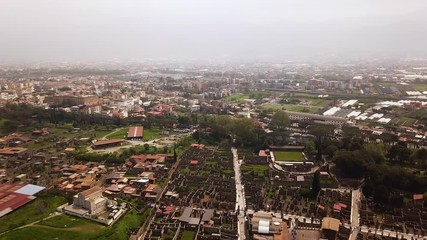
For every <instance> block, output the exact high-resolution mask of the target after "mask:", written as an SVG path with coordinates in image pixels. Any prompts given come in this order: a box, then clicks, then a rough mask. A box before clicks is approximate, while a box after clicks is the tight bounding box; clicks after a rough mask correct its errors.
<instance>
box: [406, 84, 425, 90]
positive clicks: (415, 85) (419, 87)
mask: <svg viewBox="0 0 427 240" xmlns="http://www.w3.org/2000/svg"><path fill="white" fill-rule="evenodd" d="M410 86H411V87H412V88H413V89H414V90H415V91H427V84H422V83H419V84H411V85H410Z"/></svg>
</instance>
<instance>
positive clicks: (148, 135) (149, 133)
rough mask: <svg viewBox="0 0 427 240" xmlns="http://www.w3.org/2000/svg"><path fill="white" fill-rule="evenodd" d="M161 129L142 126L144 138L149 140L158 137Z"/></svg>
mask: <svg viewBox="0 0 427 240" xmlns="http://www.w3.org/2000/svg"><path fill="white" fill-rule="evenodd" d="M161 133H162V131H161V130H160V129H158V128H147V129H145V128H144V140H146V141H150V140H153V139H157V138H160V136H161Z"/></svg>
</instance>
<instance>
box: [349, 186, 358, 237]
mask: <svg viewBox="0 0 427 240" xmlns="http://www.w3.org/2000/svg"><path fill="white" fill-rule="evenodd" d="M359 208H360V189H357V190H353V191H352V192H351V214H350V230H351V233H350V237H349V240H356V239H357V235H358V234H359V226H360V225H359V220H360V218H359Z"/></svg>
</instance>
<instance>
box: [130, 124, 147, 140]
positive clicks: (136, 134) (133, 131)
mask: <svg viewBox="0 0 427 240" xmlns="http://www.w3.org/2000/svg"><path fill="white" fill-rule="evenodd" d="M143 136H144V127H142V126H138V127H130V128H129V131H128V138H142V137H143Z"/></svg>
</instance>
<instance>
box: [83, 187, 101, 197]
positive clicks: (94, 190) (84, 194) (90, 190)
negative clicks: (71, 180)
mask: <svg viewBox="0 0 427 240" xmlns="http://www.w3.org/2000/svg"><path fill="white" fill-rule="evenodd" d="M100 190H102V188H101V187H98V186H96V187H93V188H89V189H88V190H85V191H83V192H81V193H80V194H81V195H83V196H84V197H87V196H89V195H91V194H92V193H95V192H97V191H100Z"/></svg>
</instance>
